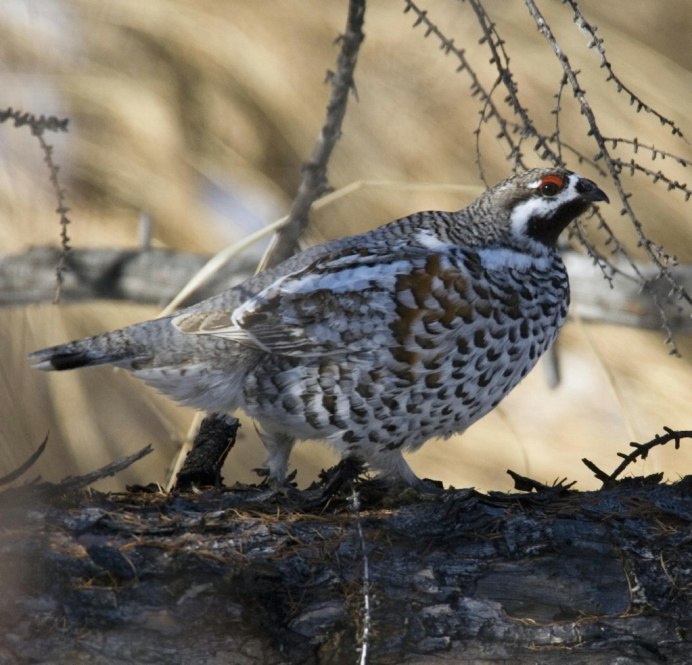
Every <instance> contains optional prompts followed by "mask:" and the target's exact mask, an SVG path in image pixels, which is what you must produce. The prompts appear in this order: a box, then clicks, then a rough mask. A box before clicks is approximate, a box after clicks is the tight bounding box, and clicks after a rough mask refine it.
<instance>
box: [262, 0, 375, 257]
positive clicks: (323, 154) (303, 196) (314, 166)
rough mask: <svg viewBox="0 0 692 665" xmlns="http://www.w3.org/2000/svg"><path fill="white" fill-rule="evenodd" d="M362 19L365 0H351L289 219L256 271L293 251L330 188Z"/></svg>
mask: <svg viewBox="0 0 692 665" xmlns="http://www.w3.org/2000/svg"><path fill="white" fill-rule="evenodd" d="M364 20H365V0H350V2H349V5H348V18H347V21H346V30H345V32H344V34H343V35H341V36H340V38H339V41H340V43H341V51H340V53H339V57H338V59H337V66H336V72H327V80H328V81H329V82H330V83H331V86H332V93H331V96H330V98H329V103H328V104H327V116H326V118H325V121H324V125H323V126H322V129H321V131H320V135H319V137H318V138H317V142H316V143H315V147H314V148H313V151H312V155H311V156H310V159H308V161H307V162H306V163H305V164H303V176H302V179H301V182H300V186H299V188H298V193H297V194H296V197H295V200H294V201H293V205H292V207H291V211H290V213H289V215H288V221H287V222H286V224H285V225H284V226H283V227H282V228H281V229H279V230H278V231H277V233H276V235H275V236H274V238H273V239H272V242H271V244H270V246H269V248H268V249H267V252H266V254H265V255H264V258H263V259H262V262H261V264H260V266H259V270H265V269H266V268H271V267H272V266H275V265H277V264H279V263H281V262H282V261H284V260H285V259H287V258H289V257H290V256H292V255H293V254H294V253H295V251H296V250H297V248H298V241H299V239H300V236H301V235H302V233H303V231H305V229H306V227H307V225H308V221H309V220H308V214H309V212H310V207H311V206H312V204H313V203H314V201H315V200H316V199H317V198H319V197H320V196H321V195H322V194H324V193H325V192H326V191H327V190H328V188H329V186H328V182H327V164H328V162H329V158H330V157H331V154H332V151H333V150H334V146H336V142H337V141H338V140H339V138H340V136H341V124H342V122H343V119H344V116H345V115H346V104H347V102H348V96H349V95H350V94H351V92H353V91H355V82H354V78H353V72H354V71H355V68H356V62H357V60H358V50H359V49H360V45H361V43H362V41H363V39H364V38H365V35H364V34H363V22H364Z"/></svg>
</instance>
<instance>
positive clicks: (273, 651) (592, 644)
mask: <svg viewBox="0 0 692 665" xmlns="http://www.w3.org/2000/svg"><path fill="white" fill-rule="evenodd" d="M656 480H657V479H648V480H647V479H637V480H628V481H622V482H620V483H618V484H617V486H615V487H612V488H610V489H604V490H601V491H598V492H574V491H570V490H568V489H566V488H564V487H556V488H547V489H544V490H542V491H539V492H531V493H512V494H501V493H492V494H489V495H485V494H480V493H478V492H475V491H474V490H448V491H446V492H443V493H440V494H439V495H430V496H420V495H411V494H409V493H408V492H402V493H398V494H397V493H393V492H391V491H388V492H384V491H382V489H381V488H379V487H378V485H377V483H375V482H373V481H369V482H365V483H363V484H360V485H359V486H358V487H359V489H358V492H359V497H360V502H361V507H360V511H358V512H355V511H354V509H353V508H352V507H351V504H350V502H349V500H348V494H349V492H345V493H344V495H343V496H340V495H337V496H335V497H333V498H331V499H330V500H329V501H328V502H327V503H326V506H325V505H324V502H319V501H317V502H316V501H315V497H316V496H319V495H320V491H321V488H320V487H318V486H316V487H315V488H314V489H312V490H310V489H309V490H305V491H303V492H298V491H289V492H287V493H284V494H281V495H276V494H274V493H273V492H271V491H270V490H268V489H263V488H261V487H247V486H243V487H234V488H225V489H204V490H202V491H200V490H193V491H192V492H187V493H172V494H164V493H162V492H147V491H144V489H143V488H140V490H139V491H128V492H124V493H119V494H101V493H98V492H83V491H71V492H63V491H62V490H60V489H59V488H56V486H50V485H33V486H28V487H23V488H11V489H9V490H6V491H5V492H4V494H3V495H0V502H1V504H0V505H1V506H2V509H1V512H0V575H1V577H2V594H1V596H0V663H2V664H3V665H4V664H10V663H47V662H51V663H104V664H105V663H107V664H115V663H166V664H167V665H170V664H178V663H179V664H183V663H248V664H249V663H272V664H273V663H275V664H279V663H357V662H358V661H359V658H360V655H359V647H360V645H361V643H362V630H363V627H364V625H365V623H366V620H367V617H366V615H365V612H364V599H365V593H364V588H363V577H364V570H365V567H364V564H365V562H366V560H367V564H368V573H369V584H370V586H369V601H370V630H369V637H368V651H367V654H368V658H367V662H368V663H401V662H411V663H428V662H430V663H433V662H435V663H440V662H454V663H513V664H523V663H527V664H528V663H541V664H552V663H560V665H569V664H572V663H594V664H596V665H599V664H606V663H608V664H609V665H610V664H612V663H618V664H620V665H625V664H629V663H631V664H634V663H636V664H638V665H640V664H642V663H652V664H653V663H657V664H658V663H666V664H669V665H670V664H674V663H680V664H682V663H689V662H690V653H692V639H691V637H690V630H691V629H692V612H691V603H690V593H691V591H692V547H691V546H690V544H691V543H690V541H691V540H692V531H691V530H690V523H691V522H692V477H686V478H684V479H682V480H681V481H679V482H677V483H675V484H672V485H670V484H660V483H658V482H656ZM320 504H322V507H321V508H317V509H316V508H315V506H316V505H320ZM359 525H360V527H361V528H362V533H363V538H362V540H361V538H360V535H359V529H358V526H359ZM364 553H365V557H364Z"/></svg>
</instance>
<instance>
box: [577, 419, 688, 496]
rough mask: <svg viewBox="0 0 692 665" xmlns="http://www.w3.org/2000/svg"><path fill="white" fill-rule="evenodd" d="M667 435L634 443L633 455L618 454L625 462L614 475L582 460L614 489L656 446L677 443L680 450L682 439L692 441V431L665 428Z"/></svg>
mask: <svg viewBox="0 0 692 665" xmlns="http://www.w3.org/2000/svg"><path fill="white" fill-rule="evenodd" d="M663 429H664V431H665V432H666V433H665V434H660V435H658V434H657V435H656V436H655V437H654V438H653V439H651V441H647V442H646V443H637V442H636V441H632V442H631V443H630V446H631V447H632V448H634V450H633V451H632V452H631V453H628V454H625V453H618V457H622V459H623V461H622V463H621V464H620V466H618V467H617V469H615V471H613V472H612V473H610V474H608V473H606V472H605V471H603V470H602V469H600V468H598V467H597V466H596V465H595V464H594V463H593V462H592V461H591V460H588V459H586V458H583V459H582V462H583V463H584V464H585V465H586V466H587V467H588V468H589V469H590V470H591V471H593V474H594V475H595V476H596V478H598V480H600V481H601V482H602V483H603V487H612V486H613V485H615V484H616V481H617V477H618V476H619V475H620V474H621V473H622V472H623V471H624V470H625V469H626V468H627V467H628V466H629V465H630V464H633V463H635V462H636V461H637V459H638V458H640V457H641V459H646V458H647V456H648V455H649V451H650V450H651V449H652V448H655V447H656V446H663V445H665V444H666V443H669V442H670V441H674V442H675V449H676V450H677V449H678V448H680V441H681V439H692V430H683V431H676V430H672V429H671V428H670V427H664V428H663Z"/></svg>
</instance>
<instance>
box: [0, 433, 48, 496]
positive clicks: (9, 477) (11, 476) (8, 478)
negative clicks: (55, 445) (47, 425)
mask: <svg viewBox="0 0 692 665" xmlns="http://www.w3.org/2000/svg"><path fill="white" fill-rule="evenodd" d="M47 443H48V435H47V434H46V438H45V439H43V441H42V442H41V445H39V447H38V448H37V449H36V450H35V451H34V452H33V453H31V455H30V456H29V459H27V460H26V461H25V462H22V464H20V465H19V466H18V467H17V468H16V469H15V470H14V471H11V472H10V473H8V474H6V475H4V476H2V478H0V486H2V485H9V483H11V482H12V481H13V480H16V479H17V478H19V477H20V476H22V475H24V474H25V473H26V472H27V471H28V470H29V469H30V468H31V467H32V466H33V465H34V464H35V463H36V460H37V459H38V458H39V457H41V455H43V451H44V450H45V449H46V445H47Z"/></svg>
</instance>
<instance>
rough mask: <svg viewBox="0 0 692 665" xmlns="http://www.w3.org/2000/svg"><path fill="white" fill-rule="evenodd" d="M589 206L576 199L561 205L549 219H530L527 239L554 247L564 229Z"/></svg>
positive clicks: (536, 217)
mask: <svg viewBox="0 0 692 665" xmlns="http://www.w3.org/2000/svg"><path fill="white" fill-rule="evenodd" d="M588 206H589V204H588V203H585V202H584V201H580V200H578V199H576V200H574V201H569V202H568V203H565V204H564V205H561V206H560V207H559V208H558V209H557V210H555V212H553V213H551V215H550V216H549V217H538V216H535V217H532V218H531V219H530V220H529V223H528V225H527V227H526V232H527V234H528V235H529V237H531V238H533V239H534V240H538V241H539V242H542V243H543V244H545V245H549V246H554V245H555V244H556V243H557V239H558V237H559V236H560V234H561V233H562V232H563V231H564V230H565V227H566V226H567V225H568V224H569V223H570V222H571V221H572V220H573V219H576V218H577V217H579V215H581V214H582V213H583V212H584V211H585V210H586V209H587V208H588Z"/></svg>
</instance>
